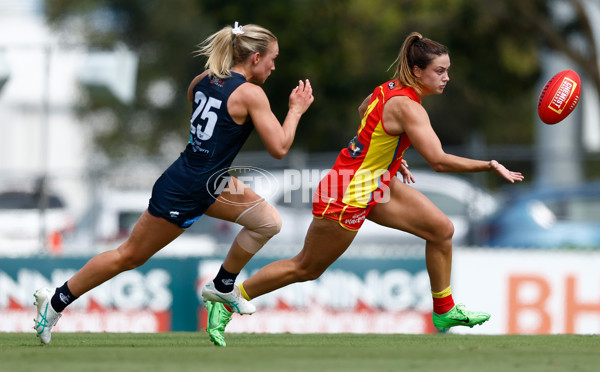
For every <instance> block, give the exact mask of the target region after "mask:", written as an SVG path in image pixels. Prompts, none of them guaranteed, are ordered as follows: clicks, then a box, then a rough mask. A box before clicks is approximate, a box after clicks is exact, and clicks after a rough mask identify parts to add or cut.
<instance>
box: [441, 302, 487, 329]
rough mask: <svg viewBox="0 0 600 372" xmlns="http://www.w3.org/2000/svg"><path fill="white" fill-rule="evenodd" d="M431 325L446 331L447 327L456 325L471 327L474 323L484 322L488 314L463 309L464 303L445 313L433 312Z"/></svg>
mask: <svg viewBox="0 0 600 372" xmlns="http://www.w3.org/2000/svg"><path fill="white" fill-rule="evenodd" d="M432 318H433V325H434V326H435V328H437V330H438V331H440V332H442V333H446V331H448V329H450V328H451V327H456V326H466V327H469V328H473V326H474V325H477V324H481V323H484V322H486V321H487V320H488V319H489V318H490V314H488V313H482V312H477V311H469V310H465V309H464V305H455V306H454V307H453V308H452V309H450V310H449V311H448V312H447V313H444V314H441V315H440V314H436V313H433V315H432Z"/></svg>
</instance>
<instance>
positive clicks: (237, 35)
mask: <svg viewBox="0 0 600 372" xmlns="http://www.w3.org/2000/svg"><path fill="white" fill-rule="evenodd" d="M273 41H277V38H276V37H275V35H274V34H273V33H272V32H271V31H269V30H267V29H265V28H263V27H260V26H258V25H253V24H249V25H245V26H238V23H237V22H236V23H235V27H231V26H226V27H223V28H222V29H221V30H220V31H218V32H216V33H214V34H212V35H210V36H209V37H208V38H207V39H206V40H204V41H203V42H202V43H200V45H199V46H198V50H196V52H195V53H194V54H195V55H196V56H206V57H208V58H207V61H206V64H205V67H206V69H207V70H209V73H210V74H211V75H213V76H216V77H218V78H221V79H224V78H228V77H230V76H231V68H232V67H233V66H235V65H236V64H238V63H243V62H244V61H245V60H246V59H247V58H249V57H250V56H251V55H253V54H254V53H256V52H258V53H260V55H264V54H265V53H266V52H267V50H268V48H269V45H270V44H271V42H273Z"/></svg>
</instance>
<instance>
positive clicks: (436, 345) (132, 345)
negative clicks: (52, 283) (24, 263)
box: [0, 333, 600, 372]
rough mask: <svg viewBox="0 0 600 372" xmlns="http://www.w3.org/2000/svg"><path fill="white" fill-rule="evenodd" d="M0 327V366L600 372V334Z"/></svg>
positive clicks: (216, 371) (47, 371)
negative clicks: (49, 333) (217, 340)
mask: <svg viewBox="0 0 600 372" xmlns="http://www.w3.org/2000/svg"><path fill="white" fill-rule="evenodd" d="M227 343H228V346H227V347H226V348H218V347H215V346H213V345H212V344H211V343H210V342H209V341H208V337H207V335H206V333H158V334H120V333H119V334H115V333H56V334H54V335H53V337H52V344H51V345H48V346H43V345H41V344H40V343H39V341H38V339H37V338H36V337H35V335H34V334H33V333H27V334H23V333H0V371H3V372H4V371H11V372H18V371H36V372H37V371H40V372H54V371H86V372H87V371H111V372H131V371H140V372H142V371H143V372H152V371H173V372H182V371H213V372H222V371H237V372H239V371H243V372H251V371H260V372H266V371H303V372H305V371H306V372H313V371H314V372H316V371H377V372H383V371H411V372H412V371H440V372H444V371H528V372H533V371H569V372H575V371H599V370H600V336H595V335H594V336H581V335H548V336H467V335H453V334H446V335H442V334H439V335H354V334H352V335H350V334H335V335H331V334H327V335H317V334H312V335H291V334H274V335H271V334H268V335H267V334H229V335H228V336H227Z"/></svg>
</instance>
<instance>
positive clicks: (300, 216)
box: [255, 170, 498, 246]
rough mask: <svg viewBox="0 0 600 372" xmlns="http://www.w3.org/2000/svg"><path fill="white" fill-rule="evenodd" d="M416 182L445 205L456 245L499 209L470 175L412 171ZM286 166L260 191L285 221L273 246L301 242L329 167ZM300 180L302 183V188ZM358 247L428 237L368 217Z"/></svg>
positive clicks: (413, 241)
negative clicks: (475, 224)
mask: <svg viewBox="0 0 600 372" xmlns="http://www.w3.org/2000/svg"><path fill="white" fill-rule="evenodd" d="M411 171H412V173H413V175H414V177H415V181H416V182H415V183H414V184H411V186H412V187H414V188H416V189H417V190H419V191H421V192H422V193H423V194H425V195H426V196H427V197H428V198H429V199H430V200H431V201H432V202H433V203H434V204H435V205H436V206H437V207H438V208H440V209H441V210H442V211H443V212H444V213H445V214H446V215H447V216H448V217H449V218H450V219H451V220H452V222H453V224H454V229H455V233H454V239H453V242H454V244H455V245H465V244H468V243H470V241H469V237H470V228H471V225H472V223H473V222H474V221H476V220H479V219H482V218H485V217H487V216H489V215H491V214H492V213H494V212H495V211H496V209H497V207H498V203H497V200H496V197H495V196H494V195H493V194H491V193H490V192H488V191H486V190H484V189H482V188H480V187H478V186H476V185H474V184H473V183H471V182H469V181H468V180H466V179H465V178H462V177H459V176H455V175H449V174H441V173H435V172H433V171H421V170H411ZM299 172H300V171H295V170H286V171H272V172H269V173H270V177H271V180H270V181H269V182H261V183H260V185H259V186H262V187H256V188H255V190H256V191H257V192H258V193H259V194H261V195H262V196H264V197H265V198H266V199H267V200H268V201H269V202H270V203H271V204H273V205H274V206H275V207H276V208H277V210H278V211H279V213H280V214H281V217H282V220H283V226H282V229H281V232H280V233H279V234H278V235H276V236H275V237H273V238H272V240H271V242H270V243H269V245H279V246H288V245H290V244H294V245H302V244H303V242H304V236H305V235H306V231H307V229H308V226H309V225H310V223H311V221H312V219H313V216H312V213H311V210H312V196H313V193H314V190H315V188H316V187H317V185H318V183H319V180H320V178H321V175H323V174H325V173H326V172H327V171H318V172H312V171H309V172H304V173H301V172H300V174H299ZM300 184H301V186H300ZM352 244H353V246H365V245H371V244H379V245H390V244H394V245H397V244H403V245H415V244H423V240H422V239H421V238H418V237H416V236H414V235H411V234H409V233H406V232H403V231H398V230H395V229H391V228H389V227H384V226H381V225H378V224H376V223H374V222H371V221H369V220H367V221H365V223H364V225H363V226H362V228H361V229H360V230H359V232H358V234H357V236H356V238H355V239H354V242H353V243H352Z"/></svg>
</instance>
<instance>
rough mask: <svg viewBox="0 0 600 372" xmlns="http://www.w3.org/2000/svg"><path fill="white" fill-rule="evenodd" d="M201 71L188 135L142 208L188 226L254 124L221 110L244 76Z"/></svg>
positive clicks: (223, 182) (224, 179)
mask: <svg viewBox="0 0 600 372" xmlns="http://www.w3.org/2000/svg"><path fill="white" fill-rule="evenodd" d="M232 75H233V76H232V77H230V78H227V79H219V78H216V77H211V76H208V75H207V76H205V77H204V78H203V79H202V80H200V81H199V82H198V83H197V84H196V85H195V86H194V87H193V93H194V96H193V102H192V108H193V112H192V119H191V126H190V141H189V142H188V144H187V146H186V148H185V150H184V151H183V152H182V153H181V156H180V157H179V158H178V159H177V160H175V161H174V162H173V164H171V166H169V168H167V170H165V171H164V172H163V174H162V175H161V176H160V177H159V179H158V180H157V181H156V182H155V183H154V187H153V188H152V197H151V198H150V202H149V205H148V212H150V214H152V215H153V216H156V217H161V218H164V219H166V220H167V221H170V222H173V223H174V224H176V225H178V226H179V227H182V228H187V227H189V226H190V225H191V224H192V223H194V221H196V220H197V219H198V218H199V217H200V216H201V215H202V214H204V212H206V210H207V209H208V208H209V207H210V205H212V204H213V203H214V202H215V200H216V198H217V197H218V196H219V195H220V193H221V192H222V191H223V189H224V188H225V187H226V186H227V184H228V182H229V177H228V176H229V173H228V170H229V167H230V166H231V163H232V162H233V159H234V158H235V156H236V155H237V154H238V152H239V151H240V149H241V148H242V146H243V145H244V143H245V142H246V140H247V139H248V136H249V135H250V133H251V132H252V130H253V129H254V125H253V124H252V121H251V120H250V119H248V121H247V122H246V123H244V124H241V125H239V124H237V123H236V122H234V121H233V119H232V118H231V116H230V115H229V112H228V111H227V101H228V99H229V97H230V96H231V93H232V92H233V91H234V90H235V89H236V88H238V87H239V86H240V85H242V84H244V83H245V82H246V79H245V78H244V77H243V76H242V75H240V74H237V73H235V72H232Z"/></svg>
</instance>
